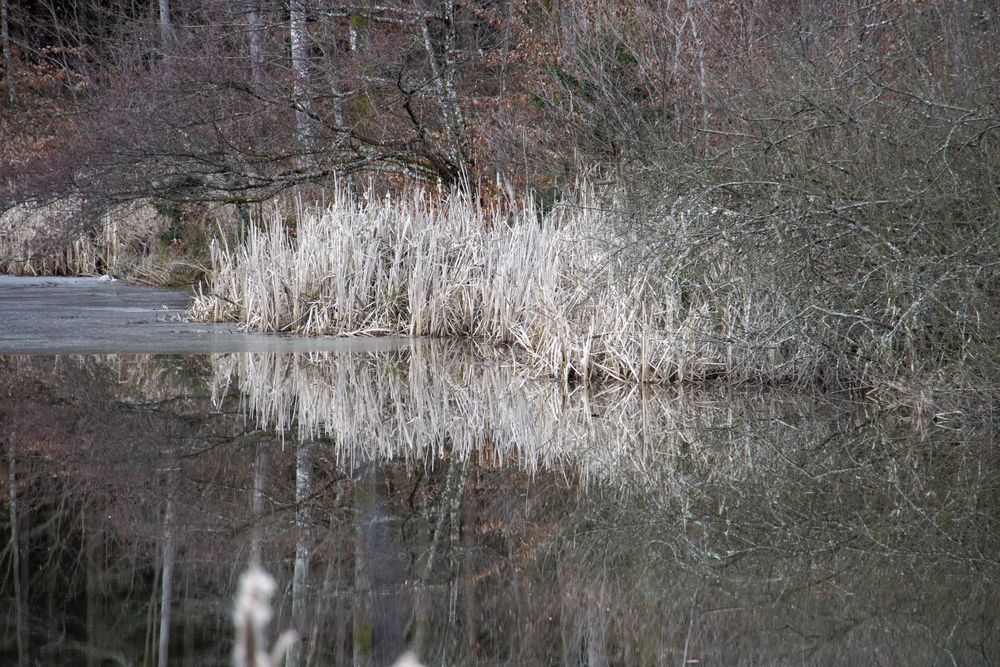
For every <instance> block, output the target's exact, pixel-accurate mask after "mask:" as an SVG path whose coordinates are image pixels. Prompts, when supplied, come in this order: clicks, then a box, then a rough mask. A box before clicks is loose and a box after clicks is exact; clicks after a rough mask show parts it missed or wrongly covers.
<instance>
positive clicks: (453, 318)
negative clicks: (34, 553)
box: [191, 191, 822, 387]
mask: <svg viewBox="0 0 1000 667" xmlns="http://www.w3.org/2000/svg"><path fill="white" fill-rule="evenodd" d="M593 200H594V197H593V195H590V194H586V191H584V194H583V195H581V196H580V201H579V202H577V204H576V205H573V206H560V207H556V208H555V209H553V210H552V211H550V212H547V213H539V212H538V211H537V210H536V208H535V206H534V204H533V203H532V202H531V201H530V200H529V201H524V202H521V203H515V202H513V199H512V200H511V203H510V204H509V205H508V206H507V207H506V208H492V209H487V208H484V207H483V206H482V205H480V204H479V203H478V202H477V201H474V200H472V199H470V197H469V196H467V195H464V194H462V193H454V194H452V195H451V196H449V197H447V198H442V197H439V196H432V195H430V194H428V193H424V192H413V193H411V194H410V195H409V196H407V197H404V198H402V199H392V198H389V197H386V198H384V199H374V198H370V199H357V198H353V197H351V196H349V195H348V194H347V193H345V192H337V193H335V194H334V196H333V198H332V201H331V203H329V204H327V205H325V206H324V207H307V206H302V205H300V206H299V207H298V208H297V210H296V211H295V214H294V216H289V215H287V214H285V213H283V212H282V211H281V210H279V209H273V210H272V211H271V212H270V213H269V214H268V215H266V216H265V219H264V220H263V221H261V222H260V224H259V225H258V226H255V227H253V228H252V229H251V230H249V232H248V234H247V236H246V238H245V241H244V242H243V243H241V244H239V245H230V244H229V243H227V242H225V241H224V240H223V241H221V242H216V243H214V244H213V246H212V265H213V269H212V273H211V275H210V278H209V280H208V282H207V284H205V285H204V286H203V287H202V288H200V289H199V292H198V295H197V298H196V300H195V303H194V305H193V307H192V309H191V315H192V317H193V318H195V319H198V320H207V321H239V322H241V323H242V324H243V326H244V327H246V328H247V329H251V330H257V331H271V332H278V331H294V332H301V333H305V334H338V335H379V334H401V335H409V336H429V337H461V338H471V339H475V340H478V341H483V342H486V343H490V344H495V345H500V346H508V347H510V348H513V349H514V350H517V351H518V352H519V360H520V361H522V362H524V363H526V364H528V365H529V366H531V367H532V368H533V369H534V370H535V371H536V372H537V373H538V374H543V375H547V376H550V377H555V378H558V379H560V380H561V381H562V384H563V385H564V386H566V387H568V386H569V385H571V384H575V383H582V384H590V383H592V382H601V381H608V380H611V381H621V382H627V383H644V384H645V383H664V382H677V381H686V380H691V379H705V378H713V377H719V378H727V379H729V380H732V381H746V380H750V381H760V380H763V381H766V382H788V381H797V380H800V379H802V378H807V377H808V376H809V375H810V374H815V372H816V364H817V363H818V361H820V360H821V358H822V350H821V349H819V348H818V346H813V347H812V348H810V347H809V346H808V345H807V344H806V343H805V342H803V340H801V339H799V338H797V337H796V336H795V333H796V331H797V330H795V329H794V327H790V326H789V323H794V322H795V321H796V318H795V316H794V313H792V312H791V307H790V306H789V305H788V303H787V302H786V301H787V300H786V299H785V298H784V296H783V294H782V293H781V292H780V291H779V290H776V289H773V285H772V284H769V283H768V281H767V276H766V272H764V271H763V270H760V271H757V272H756V273H755V274H754V276H753V279H750V278H749V277H748V275H747V273H746V271H745V270H744V268H745V267H733V266H732V265H731V262H729V261H728V259H727V256H726V255H725V253H722V252H718V253H716V255H717V257H715V256H713V254H712V252H711V247H712V246H711V243H703V244H701V245H702V246H703V247H701V249H700V250H699V257H700V264H699V265H698V266H697V267H695V268H696V269H697V271H696V270H695V268H692V266H690V265H689V264H688V263H686V262H685V257H684V256H678V257H676V258H667V259H662V260H661V261H660V262H659V264H658V265H657V266H656V267H655V269H654V268H653V267H647V268H644V267H642V266H637V265H636V260H635V258H634V257H633V256H631V255H629V254H628V253H623V252H621V243H620V241H621V239H613V238H612V239H609V238H608V236H607V235H608V226H607V225H606V224H605V221H604V220H603V218H602V215H603V214H602V212H601V210H600V209H599V208H598V207H597V206H596V205H595V203H594V201H593ZM677 217H678V220H677V225H676V228H677V233H678V234H681V233H683V230H684V229H685V225H686V224H688V222H689V221H687V222H686V221H685V219H684V215H680V214H679V215H678V216H677ZM291 221H294V223H295V235H294V236H293V235H292V234H291V233H290V222H291ZM706 247H707V248H708V250H706Z"/></svg>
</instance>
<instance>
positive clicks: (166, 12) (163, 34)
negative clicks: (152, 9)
mask: <svg viewBox="0 0 1000 667" xmlns="http://www.w3.org/2000/svg"><path fill="white" fill-rule="evenodd" d="M159 2H160V41H161V44H162V45H163V47H164V48H166V46H167V45H168V44H170V42H171V40H173V38H174V29H173V26H172V25H171V24H170V0H159Z"/></svg>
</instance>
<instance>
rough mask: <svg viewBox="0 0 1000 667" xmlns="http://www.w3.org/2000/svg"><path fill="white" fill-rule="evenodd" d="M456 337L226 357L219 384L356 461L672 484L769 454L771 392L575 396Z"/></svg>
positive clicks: (269, 420)
mask: <svg viewBox="0 0 1000 667" xmlns="http://www.w3.org/2000/svg"><path fill="white" fill-rule="evenodd" d="M455 347H456V346H448V345H442V344H435V343H418V344H415V345H413V346H411V347H410V348H409V349H408V350H403V351H392V352H377V353H368V354H358V353H331V352H322V353H308V354H273V353H265V354H239V355H227V356H221V357H217V358H216V362H215V375H216V386H217V394H220V395H221V393H222V391H223V388H224V387H226V386H228V385H229V384H230V383H236V384H237V385H238V387H239V390H240V392H241V393H242V395H243V400H244V401H245V405H246V407H247V409H248V412H249V413H250V415H251V416H252V417H253V418H255V419H257V420H258V421H259V423H260V424H261V425H262V426H264V427H267V428H275V429H277V430H279V431H281V432H283V433H287V432H293V433H294V434H295V435H297V436H298V437H300V438H303V439H318V438H323V439H328V440H329V441H330V446H331V447H332V448H333V451H334V452H335V456H336V457H337V458H338V459H339V460H341V461H343V462H345V463H352V462H357V461H368V460H387V459H402V460H406V461H427V462H433V461H434V460H435V459H438V458H440V457H443V456H448V455H450V456H460V457H476V459H477V460H478V461H479V463H480V465H517V466H521V467H523V468H524V469H526V470H527V471H529V472H535V471H537V470H538V469H539V468H540V467H545V468H548V469H559V470H562V471H563V473H564V474H566V475H567V476H568V477H573V478H578V479H580V480H582V481H584V482H587V481H593V482H600V483H602V484H607V483H612V484H616V485H621V486H623V487H624V486H628V487H629V488H636V486H637V485H638V486H639V487H642V488H646V489H651V488H658V489H663V488H664V487H665V484H664V482H668V481H670V480H673V481H674V482H676V479H675V478H676V476H678V475H681V476H683V475H684V474H688V473H690V474H696V475H699V476H700V475H703V474H704V471H705V470H708V469H710V470H711V471H712V474H716V475H718V474H725V475H729V476H732V477H733V478H734V479H738V478H740V477H742V476H744V475H746V474H748V472H749V470H750V469H752V466H753V462H754V459H755V457H756V456H760V455H761V454H760V453H759V452H757V451H756V450H758V449H759V448H760V445H759V443H758V442H757V441H755V438H754V436H755V435H759V433H757V432H756V430H755V429H759V428H760V427H761V423H762V412H763V413H766V410H762V408H761V404H763V403H764V401H754V400H746V399H744V400H739V401H737V400H735V399H734V400H727V401H720V400H718V397H715V398H714V399H713V400H709V401H699V400H695V399H692V398H690V397H688V398H684V397H682V396H680V395H678V394H677V393H676V392H673V391H670V390H665V389H658V390H652V389H649V388H647V389H646V390H645V391H643V390H640V389H639V388H638V387H629V386H622V385H617V386H609V387H605V388H603V389H602V390H601V391H599V392H591V391H588V390H586V389H585V388H582V387H580V388H577V389H576V390H574V391H572V392H569V393H564V392H563V391H562V388H561V387H560V385H559V384H557V383H552V382H539V381H535V380H530V379H525V378H524V377H523V376H521V375H519V374H518V373H517V372H516V371H515V370H514V369H512V368H510V367H505V366H503V365H500V364H496V363H489V364H487V363H482V362H476V361H475V360H473V359H472V358H471V354H470V352H469V351H468V350H465V351H462V350H458V349H455ZM730 398H731V397H730ZM763 421H764V423H766V416H764V417H763ZM748 466H749V467H748ZM666 486H667V487H676V484H667V485H666Z"/></svg>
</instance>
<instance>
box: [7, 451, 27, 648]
mask: <svg viewBox="0 0 1000 667" xmlns="http://www.w3.org/2000/svg"><path fill="white" fill-rule="evenodd" d="M15 444H16V443H15V438H14V436H13V435H12V436H11V437H10V441H9V442H8V443H7V462H8V471H7V483H8V485H9V486H8V489H9V493H10V546H11V553H12V555H13V563H12V564H11V565H12V566H13V569H14V572H13V574H14V618H15V621H14V624H15V630H14V632H15V634H16V635H17V637H16V641H17V664H18V667H22V666H24V665H27V664H28V663H29V659H28V638H27V634H26V633H27V625H25V622H24V606H25V605H26V604H27V600H28V591H27V586H26V582H24V581H22V577H21V573H22V570H23V568H24V563H23V562H22V560H21V530H20V525H19V522H20V519H21V516H20V513H19V512H20V506H19V504H18V498H17V457H16V456H15V454H14V446H15Z"/></svg>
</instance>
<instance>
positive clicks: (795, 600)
mask: <svg viewBox="0 0 1000 667" xmlns="http://www.w3.org/2000/svg"><path fill="white" fill-rule="evenodd" d="M995 435H996V434H995V433H994V432H993V431H988V430H987V431H976V430H971V429H967V430H950V429H944V428H936V427H930V428H928V429H924V430H920V429H917V428H916V427H915V425H913V424H910V423H906V422H901V421H898V420H895V421H894V420H892V419H888V418H885V417H880V416H877V415H874V414H872V413H871V412H869V410H868V408H866V407H865V406H864V405H859V404H854V403H850V402H846V401H842V402H835V401H833V400H832V399H830V398H829V397H826V398H822V397H803V396H790V395H783V394H777V393H770V394H757V395H747V394H735V395H733V394H723V393H715V392H707V391H706V392H696V393H687V394H677V393H672V392H653V391H646V392H638V391H629V390H625V389H618V390H608V391H605V392H600V393H590V394H588V393H586V392H583V391H579V390H578V391H575V392H574V393H571V394H569V395H564V394H563V392H562V390H561V389H560V388H559V387H558V386H555V385H551V384H548V383H539V382H532V381H528V380H525V379H523V378H519V377H517V375H516V374H515V373H513V372H512V371H510V370H506V369H505V368H504V366H503V365H502V364H500V363H498V362H491V363H482V362H480V363H476V362H472V361H469V360H468V356H467V355H463V354H461V353H458V352H456V351H455V350H449V349H447V348H437V347H431V346H418V347H413V348H406V349H401V350H381V351H369V352H342V353H331V352H327V353H310V354H290V353H260V354H248V353H232V354H216V355H187V356H60V357H42V356H36V357H2V358H0V437H2V442H3V443H4V456H3V460H2V462H0V469H2V479H3V493H2V496H0V504H2V512H0V534H2V535H4V537H5V539H4V540H2V541H0V544H3V545H5V546H4V547H3V550H2V552H0V665H18V664H22V665H155V664H158V661H160V660H161V659H162V658H164V657H165V659H166V661H167V664H171V665H224V664H228V661H229V655H230V651H231V647H232V637H233V632H232V630H231V619H230V615H231V611H230V609H231V606H232V600H233V596H234V594H235V590H236V586H237V582H238V579H239V576H240V573H241V572H243V571H244V569H245V568H246V567H247V566H248V564H249V563H251V562H254V561H257V562H260V563H261V564H262V565H263V566H264V567H265V568H266V569H267V570H268V571H270V572H271V573H272V574H273V575H274V576H275V578H276V580H277V582H278V590H277V594H276V596H275V619H274V622H273V623H272V633H271V638H272V639H273V637H274V636H276V634H277V632H278V631H280V630H283V629H285V628H289V627H293V626H294V627H295V628H297V629H298V630H299V632H300V634H301V635H302V638H303V639H302V643H301V644H300V645H299V646H298V650H297V652H296V653H294V654H293V655H292V656H291V658H292V660H291V661H290V662H289V664H299V665H369V664H379V665H381V664H388V663H391V662H392V660H393V659H394V658H395V657H396V656H397V655H398V654H399V653H401V652H402V651H403V650H404V649H406V648H407V647H409V648H412V649H414V650H415V651H416V652H417V654H418V655H419V656H420V658H421V660H422V661H423V662H424V663H426V664H429V665H466V664H485V665H500V664H503V665H564V664H571V665H591V666H596V665H661V664H662V665H667V664H669V665H682V664H699V665H863V664H884V665H922V664H941V665H953V664H959V665H988V664H998V663H1000V623H998V619H1000V579H998V575H1000V567H998V560H1000V532H998V528H1000V525H998V524H1000V518H998V517H1000V515H998V509H1000V475H998V473H1000V465H998V463H1000V454H998V451H997V447H996V444H997V443H996V438H995ZM164 618H166V619H167V620H166V621H164ZM161 645H162V646H161Z"/></svg>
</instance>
